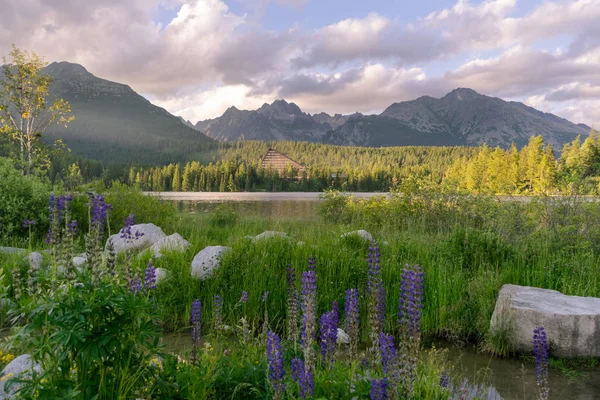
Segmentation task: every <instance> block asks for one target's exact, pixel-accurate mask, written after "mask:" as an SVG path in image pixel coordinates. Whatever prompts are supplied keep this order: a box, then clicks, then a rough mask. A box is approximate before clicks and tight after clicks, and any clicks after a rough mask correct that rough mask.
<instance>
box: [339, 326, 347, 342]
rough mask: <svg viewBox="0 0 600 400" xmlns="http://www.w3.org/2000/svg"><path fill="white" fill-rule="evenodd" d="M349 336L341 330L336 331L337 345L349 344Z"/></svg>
mask: <svg viewBox="0 0 600 400" xmlns="http://www.w3.org/2000/svg"><path fill="white" fill-rule="evenodd" d="M349 343H350V336H349V335H348V334H347V333H346V332H344V330H343V329H342V328H338V330H337V344H349Z"/></svg>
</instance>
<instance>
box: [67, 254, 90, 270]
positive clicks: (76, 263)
mask: <svg viewBox="0 0 600 400" xmlns="http://www.w3.org/2000/svg"><path fill="white" fill-rule="evenodd" d="M71 262H72V263H73V266H75V267H76V268H79V267H81V266H82V265H83V264H85V263H86V262H87V257H80V256H77V257H73V259H72V260H71Z"/></svg>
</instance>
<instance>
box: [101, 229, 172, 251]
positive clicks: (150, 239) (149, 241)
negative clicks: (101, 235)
mask: <svg viewBox="0 0 600 400" xmlns="http://www.w3.org/2000/svg"><path fill="white" fill-rule="evenodd" d="M136 232H139V233H140V234H141V235H142V236H140V237H138V238H137V239H133V240H132V241H131V242H127V241H126V240H125V239H124V238H122V237H121V233H120V232H119V233H116V234H114V235H111V236H110V238H108V240H112V242H113V245H114V247H115V251H116V252H117V253H123V252H125V251H127V250H137V249H145V248H147V247H150V246H152V245H153V244H154V243H156V242H158V241H159V240H161V239H164V238H165V237H167V235H165V233H164V232H163V231H162V229H160V228H159V227H158V226H156V225H154V224H137V225H132V226H131V233H132V234H133V235H134V236H135V233H136ZM108 240H107V242H106V243H107V245H108ZM107 247H108V246H105V250H107Z"/></svg>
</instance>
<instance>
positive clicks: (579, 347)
mask: <svg viewBox="0 0 600 400" xmlns="http://www.w3.org/2000/svg"><path fill="white" fill-rule="evenodd" d="M538 326H542V327H544V329H545V331H546V334H547V337H548V342H549V345H550V353H551V354H553V355H555V356H558V357H578V356H582V357H600V298H596V297H579V296H566V295H564V294H562V293H560V292H557V291H556V290H548V289H540V288H534V287H528V286H517V285H504V286H502V289H501V290H500V293H499V295H498V300H497V302H496V308H495V309H494V313H493V315H492V320H491V326H490V330H491V332H495V331H498V330H501V329H508V330H509V332H510V338H511V342H512V343H511V344H512V347H513V349H514V350H518V351H529V352H531V351H532V350H533V348H532V337H533V330H534V329H535V328H536V327H538Z"/></svg>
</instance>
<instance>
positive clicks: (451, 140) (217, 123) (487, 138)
mask: <svg viewBox="0 0 600 400" xmlns="http://www.w3.org/2000/svg"><path fill="white" fill-rule="evenodd" d="M195 127H196V129H198V130H200V131H202V132H204V133H206V135H208V136H209V137H211V138H214V139H216V140H219V141H235V140H251V139H252V140H296V141H315V142H323V143H330V144H337V145H350V146H405V145H423V146H424V145H428V146H440V145H467V146H473V145H481V144H484V143H487V144H488V145H489V146H501V147H505V148H506V147H509V146H510V145H511V143H513V142H514V143H515V144H516V145H517V146H519V147H521V146H523V145H525V144H526V143H527V142H528V140H529V138H530V137H531V136H535V135H542V136H543V137H544V139H545V141H546V142H547V143H550V144H552V145H553V146H554V147H555V148H560V147H562V145H563V144H565V143H566V142H570V141H572V140H573V139H574V138H575V137H576V136H577V135H587V134H588V133H589V132H590V127H588V126H586V125H583V124H574V123H572V122H569V121H568V120H566V119H563V118H560V117H557V116H556V115H553V114H548V113H543V112H541V111H538V110H536V109H534V108H532V107H528V106H526V105H525V104H523V103H518V102H512V101H511V102H508V101H504V100H502V99H499V98H497V97H489V96H485V95H482V94H479V93H477V92H476V91H474V90H472V89H466V88H458V89H455V90H453V91H451V92H450V93H448V94H447V95H445V96H444V97H442V98H440V99H436V98H433V97H430V96H423V97H419V98H418V99H416V100H412V101H404V102H400V103H394V104H392V105H391V106H389V107H388V108H386V109H385V110H384V111H383V112H382V113H381V114H378V115H362V114H359V113H356V114H352V115H340V114H336V115H334V116H331V115H329V114H326V113H324V112H322V113H319V114H313V115H310V114H307V113H304V112H302V110H301V109H300V108H299V107H298V106H297V105H296V104H294V103H288V102H286V101H285V100H276V101H275V102H273V103H272V104H263V105H262V106H261V107H260V108H259V109H257V110H255V111H247V110H238V109H237V108H235V107H230V108H229V109H227V111H225V113H224V114H223V115H222V116H220V117H218V118H215V119H210V120H206V121H200V122H198V123H197V124H196V125H195Z"/></svg>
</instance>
